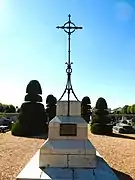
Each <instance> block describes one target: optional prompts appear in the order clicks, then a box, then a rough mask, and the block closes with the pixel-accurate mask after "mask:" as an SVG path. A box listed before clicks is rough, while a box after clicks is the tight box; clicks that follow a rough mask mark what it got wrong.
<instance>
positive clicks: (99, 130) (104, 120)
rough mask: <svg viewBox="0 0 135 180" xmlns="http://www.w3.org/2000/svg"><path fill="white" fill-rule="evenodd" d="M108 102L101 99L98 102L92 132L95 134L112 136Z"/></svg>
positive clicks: (93, 115) (93, 116) (93, 117)
mask: <svg viewBox="0 0 135 180" xmlns="http://www.w3.org/2000/svg"><path fill="white" fill-rule="evenodd" d="M107 107H108V106H107V102H106V100H105V99H104V98H101V97H100V98H99V99H98V100H97V102H96V106H95V111H94V112H93V114H92V123H91V132H92V133H93V134H111V133H112V126H111V125H109V124H108V123H109V117H108V114H109V112H108V110H107Z"/></svg>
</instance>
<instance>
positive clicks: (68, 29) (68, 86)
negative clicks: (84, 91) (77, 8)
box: [56, 14, 82, 116]
mask: <svg viewBox="0 0 135 180" xmlns="http://www.w3.org/2000/svg"><path fill="white" fill-rule="evenodd" d="M68 17H69V20H68V22H66V23H65V24H64V25H63V26H57V27H56V28H58V29H64V31H65V32H66V33H67V34H68V62H66V64H67V69H66V73H67V84H66V88H65V90H64V92H63V94H62V96H61V97H60V99H59V101H60V100H61V99H62V97H63V96H64V94H65V93H66V90H67V92H68V112H67V116H69V115H70V91H72V93H73V95H74V96H75V98H76V99H77V101H79V100H78V98H77V96H76V95H75V93H74V91H73V88H72V84H71V73H72V68H71V65H72V64H73V63H72V62H70V53H71V50H70V40H71V38H70V36H71V34H72V33H73V32H75V30H76V29H82V27H77V26H76V25H75V24H74V23H73V22H71V20H70V18H71V15H70V14H69V15H68Z"/></svg>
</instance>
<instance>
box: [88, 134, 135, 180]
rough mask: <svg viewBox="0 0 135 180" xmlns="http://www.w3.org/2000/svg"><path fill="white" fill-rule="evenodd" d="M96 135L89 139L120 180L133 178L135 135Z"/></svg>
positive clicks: (134, 177) (134, 173)
mask: <svg viewBox="0 0 135 180" xmlns="http://www.w3.org/2000/svg"><path fill="white" fill-rule="evenodd" d="M116 136H120V137H109V136H98V135H93V134H91V133H89V139H90V140H91V142H92V143H93V145H94V146H95V147H96V149H97V150H98V152H99V153H100V154H101V155H102V156H103V157H104V159H105V161H106V162H107V163H108V164H109V165H110V167H111V168H113V170H114V171H115V173H116V174H117V176H118V177H119V179H120V180H132V179H133V180H135V135H117V134H116Z"/></svg>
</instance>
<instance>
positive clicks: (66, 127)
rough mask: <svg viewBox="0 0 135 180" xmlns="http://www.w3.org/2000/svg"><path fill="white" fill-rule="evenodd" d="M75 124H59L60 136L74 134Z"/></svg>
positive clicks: (75, 132)
mask: <svg viewBox="0 0 135 180" xmlns="http://www.w3.org/2000/svg"><path fill="white" fill-rule="evenodd" d="M76 135H77V124H68V123H65V124H60V136H76Z"/></svg>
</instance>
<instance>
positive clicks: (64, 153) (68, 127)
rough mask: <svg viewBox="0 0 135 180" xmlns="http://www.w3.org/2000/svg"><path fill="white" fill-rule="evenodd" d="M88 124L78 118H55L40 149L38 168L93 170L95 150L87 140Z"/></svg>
mask: <svg viewBox="0 0 135 180" xmlns="http://www.w3.org/2000/svg"><path fill="white" fill-rule="evenodd" d="M87 126H88V124H87V123H86V122H85V120H84V119H83V118H81V117H80V116H69V117H68V116H56V117H55V118H53V119H52V120H51V121H50V123H49V135H48V139H47V140H46V141H45V143H44V144H43V146H42V147H41V148H40V155H39V167H62V168H78V167H80V168H95V167H96V149H95V147H94V146H93V145H92V144H91V142H90V141H89V139H88V127H87Z"/></svg>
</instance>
